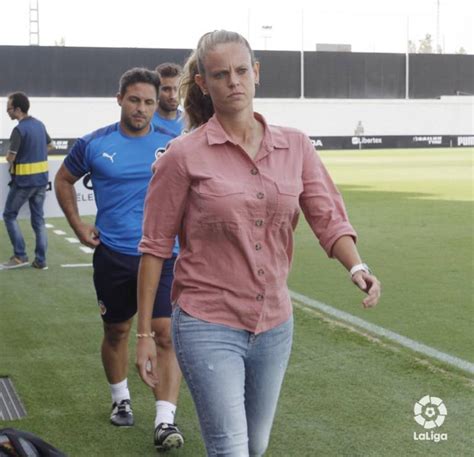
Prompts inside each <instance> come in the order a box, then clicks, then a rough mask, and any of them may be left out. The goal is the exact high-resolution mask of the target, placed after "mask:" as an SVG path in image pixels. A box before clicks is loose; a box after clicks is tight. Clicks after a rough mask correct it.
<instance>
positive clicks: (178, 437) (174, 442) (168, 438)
mask: <svg viewBox="0 0 474 457" xmlns="http://www.w3.org/2000/svg"><path fill="white" fill-rule="evenodd" d="M183 444H184V438H183V435H182V434H181V432H180V431H179V429H178V427H176V425H174V424H165V423H161V424H158V427H156V428H155V447H156V450H157V451H169V450H170V449H177V448H179V447H181V446H182V445H183Z"/></svg>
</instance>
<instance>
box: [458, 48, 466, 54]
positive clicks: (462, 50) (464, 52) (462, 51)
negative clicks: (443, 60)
mask: <svg viewBox="0 0 474 457" xmlns="http://www.w3.org/2000/svg"><path fill="white" fill-rule="evenodd" d="M456 54H467V53H466V50H465V49H464V48H463V47H462V46H461V47H460V48H459V49H458V50H457V51H456Z"/></svg>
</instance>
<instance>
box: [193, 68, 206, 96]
mask: <svg viewBox="0 0 474 457" xmlns="http://www.w3.org/2000/svg"><path fill="white" fill-rule="evenodd" d="M194 82H195V83H196V84H197V85H198V86H199V88H200V89H201V91H202V93H203V94H204V95H207V94H209V91H208V90H207V86H206V81H205V79H204V77H203V76H202V75H201V74H200V73H197V74H196V75H195V76H194Z"/></svg>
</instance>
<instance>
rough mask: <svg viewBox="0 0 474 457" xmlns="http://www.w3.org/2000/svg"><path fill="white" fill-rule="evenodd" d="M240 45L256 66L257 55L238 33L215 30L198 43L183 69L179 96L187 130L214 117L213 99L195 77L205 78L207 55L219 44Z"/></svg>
mask: <svg viewBox="0 0 474 457" xmlns="http://www.w3.org/2000/svg"><path fill="white" fill-rule="evenodd" d="M224 43H240V44H243V45H244V46H245V47H246V48H247V49H248V51H249V54H250V59H251V62H252V65H253V64H255V55H254V53H253V51H252V48H251V47H250V45H249V43H248V41H247V40H246V39H245V38H244V37H243V36H242V35H240V34H238V33H236V32H228V31H227V30H214V31H213V32H208V33H206V34H204V35H203V36H202V37H201V38H200V39H199V42H198V45H197V49H196V50H195V51H194V52H193V53H192V54H191V55H190V56H189V58H188V60H187V62H186V64H185V65H184V69H183V76H182V77H181V80H180V87H179V96H180V99H181V100H183V107H184V111H185V118H186V124H187V128H188V129H189V130H192V129H195V128H197V127H199V126H200V125H202V124H205V123H206V122H207V121H208V120H209V119H210V118H211V117H212V116H213V115H214V105H213V104H212V100H211V97H210V96H209V95H204V94H203V93H202V91H201V88H200V87H199V86H198V85H197V84H196V81H195V80H194V77H195V76H196V75H197V74H200V75H202V76H205V71H204V60H205V57H206V54H207V53H208V52H209V51H210V50H212V49H213V48H215V46H217V45H218V44H224Z"/></svg>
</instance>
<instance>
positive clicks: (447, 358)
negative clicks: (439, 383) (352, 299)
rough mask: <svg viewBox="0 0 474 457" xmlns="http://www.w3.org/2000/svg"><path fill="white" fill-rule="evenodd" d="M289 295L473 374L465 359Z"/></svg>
mask: <svg viewBox="0 0 474 457" xmlns="http://www.w3.org/2000/svg"><path fill="white" fill-rule="evenodd" d="M290 297H291V298H292V299H293V300H295V301H298V302H300V303H303V304H304V305H307V306H309V307H311V308H316V309H318V310H319V311H322V312H324V313H326V314H329V315H330V316H333V317H335V318H336V319H339V320H341V321H343V322H347V323H349V324H352V325H355V326H357V327H360V328H363V329H364V330H367V331H369V332H371V333H373V334H375V335H378V336H383V337H384V338H387V339H388V340H390V341H393V342H395V343H397V344H400V345H401V346H403V347H406V348H408V349H411V350H412V351H415V352H419V353H421V354H423V355H426V356H429V357H432V358H433V359H436V360H439V361H441V362H444V363H447V364H448V365H451V366H453V367H456V368H459V369H461V370H464V371H467V372H468V373H471V374H474V363H471V362H468V361H467V360H463V359H460V358H459V357H455V356H453V355H450V354H446V353H445V352H441V351H438V350H437V349H434V348H432V347H430V346H426V345H425V344H422V343H418V341H415V340H412V339H410V338H407V337H405V336H403V335H399V334H398V333H395V332H392V331H391V330H387V329H386V328H383V327H380V326H378V325H375V324H371V323H370V322H367V321H364V320H363V319H360V318H359V317H356V316H353V315H352V314H349V313H346V312H345V311H340V310H338V309H336V308H333V307H332V306H329V305H326V304H325V303H321V302H319V301H317V300H313V299H312V298H309V297H306V296H305V295H301V294H299V293H298V292H293V291H292V290H290Z"/></svg>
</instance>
